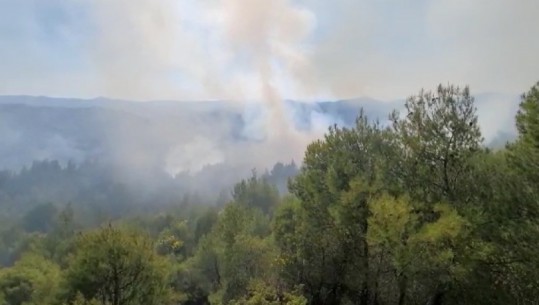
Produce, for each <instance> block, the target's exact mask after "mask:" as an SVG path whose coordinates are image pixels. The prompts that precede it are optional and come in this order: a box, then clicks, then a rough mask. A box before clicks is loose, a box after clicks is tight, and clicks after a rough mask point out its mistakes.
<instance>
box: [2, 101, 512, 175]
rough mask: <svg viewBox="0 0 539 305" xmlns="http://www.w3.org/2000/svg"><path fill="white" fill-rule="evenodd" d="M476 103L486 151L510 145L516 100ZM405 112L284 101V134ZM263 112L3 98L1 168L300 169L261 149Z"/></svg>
mask: <svg viewBox="0 0 539 305" xmlns="http://www.w3.org/2000/svg"><path fill="white" fill-rule="evenodd" d="M476 101H477V107H478V109H479V117H480V124H481V126H482V128H483V132H484V134H485V138H486V140H487V143H492V144H495V145H500V142H504V141H507V140H511V138H512V137H513V136H514V134H515V131H514V127H513V125H514V124H513V122H514V119H513V117H514V114H515V113H516V109H517V107H518V96H510V95H502V94H494V93H489V94H480V95H477V96H476ZM402 105H403V101H391V102H384V101H380V100H375V99H370V98H358V99H353V100H339V101H321V102H314V103H305V102H300V101H285V102H284V103H283V109H285V113H284V115H286V116H287V117H286V118H285V121H286V122H288V124H289V125H288V126H289V128H292V129H295V130H296V132H298V133H300V134H304V135H305V136H306V137H308V136H313V135H314V133H313V131H314V130H315V129H316V130H320V129H322V130H325V129H326V128H327V127H328V126H329V125H331V124H338V125H341V126H351V125H353V124H354V122H355V118H356V116H357V114H358V112H359V110H360V109H361V108H364V110H365V112H366V114H367V116H368V117H370V118H372V119H376V118H378V119H380V120H382V121H383V120H386V119H387V116H388V114H389V113H390V112H391V111H392V110H393V109H395V108H397V109H399V108H402ZM266 111H267V109H265V107H264V105H263V104H260V103H250V104H241V103H237V102H230V101H191V102H189V101H186V102H176V101H149V102H131V101H122V100H112V99H106V98H96V99H71V98H51V97H34V96H0V143H1V144H0V168H9V169H18V168H21V167H22V166H24V165H28V164H30V163H31V162H32V161H34V160H44V159H49V160H59V161H60V162H64V163H65V162H67V161H68V160H72V161H75V162H82V161H84V160H88V159H99V160H106V161H107V162H109V163H110V164H113V165H114V166H117V167H118V168H119V169H122V170H124V169H128V171H127V172H137V171H139V170H140V171H148V170H158V169H161V170H162V169H165V170H167V171H168V172H170V173H171V174H175V173H177V172H181V171H186V170H190V171H197V170H200V169H201V168H203V167H204V166H210V165H213V166H215V165H218V164H228V165H230V166H231V167H233V168H238V167H239V168H243V169H244V170H247V169H248V168H252V167H255V166H257V167H259V166H261V165H262V166H263V165H267V166H269V165H271V164H274V163H275V162H276V161H290V160H291V159H294V158H295V159H296V161H298V162H300V161H301V160H297V159H298V158H301V155H300V156H298V155H292V154H291V155H287V154H286V146H287V143H284V142H279V141H278V142H275V143H274V142H272V143H269V141H266V140H267V139H265V138H264V132H265V131H264V130H261V128H262V127H260V123H261V121H263V120H264V119H265V115H266V114H267V113H266ZM283 141H285V140H284V139H283ZM272 145H273V146H272ZM277 151H279V154H278V155H277V154H276V155H275V156H273V155H272V152H277ZM265 158H267V159H268V160H267V162H264V161H266V160H264V159H265ZM283 158H285V160H282V159H283Z"/></svg>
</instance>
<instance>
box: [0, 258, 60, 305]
mask: <svg viewBox="0 0 539 305" xmlns="http://www.w3.org/2000/svg"><path fill="white" fill-rule="evenodd" d="M59 285H60V268H59V267H58V265H56V264H54V263H53V262H51V261H48V260H46V259H45V258H43V257H42V256H39V255H36V254H31V253H27V254H24V255H23V256H22V258H21V259H20V260H18V261H17V262H16V264H15V265H14V266H13V267H11V268H7V269H3V270H0V295H2V296H3V298H4V302H5V304H8V305H22V304H26V305H38V304H52V303H53V301H54V300H55V298H56V294H57V293H58V291H59ZM0 301H1V298H0ZM2 304H4V303H2Z"/></svg>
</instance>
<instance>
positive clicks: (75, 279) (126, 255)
mask: <svg viewBox="0 0 539 305" xmlns="http://www.w3.org/2000/svg"><path fill="white" fill-rule="evenodd" d="M153 249H154V248H153V243H152V241H151V240H150V239H149V238H148V237H146V236H144V235H142V234H141V233H139V232H134V231H125V230H121V229H118V228H114V227H112V226H109V227H106V228H102V229H98V230H95V231H91V232H88V233H85V234H83V235H82V236H80V238H79V239H78V241H77V247H76V252H75V253H74V257H73V261H72V262H71V263H70V265H69V268H68V270H67V277H66V285H67V289H68V292H69V293H70V295H71V297H74V296H75V295H76V293H78V292H80V293H81V294H82V295H83V296H84V298H85V299H87V300H92V299H96V300H98V301H99V302H100V303H101V304H103V305H105V304H111V305H130V304H149V305H151V304H163V302H165V301H166V300H167V297H168V296H169V295H168V293H169V289H168V284H169V282H168V281H169V278H168V276H169V275H168V273H167V266H166V261H165V260H164V259H163V258H160V257H159V256H157V255H156V254H155V253H154V250H153Z"/></svg>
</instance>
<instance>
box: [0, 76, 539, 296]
mask: <svg viewBox="0 0 539 305" xmlns="http://www.w3.org/2000/svg"><path fill="white" fill-rule="evenodd" d="M402 109H403V110H402V111H393V112H391V113H388V117H389V118H390V120H389V123H390V124H386V123H384V124H382V123H380V122H379V121H377V120H373V118H371V117H369V116H367V115H366V114H365V113H366V112H365V111H363V110H361V111H360V113H359V115H358V117H357V119H356V121H355V124H353V125H352V126H340V125H333V126H332V127H330V128H329V129H328V130H327V132H326V133H325V135H324V137H323V138H320V139H318V140H316V141H314V142H312V143H311V144H310V145H309V146H308V147H307V149H306V151H305V154H304V158H303V160H302V162H301V165H300V168H299V170H296V166H295V164H294V163H292V164H282V163H279V164H277V165H275V166H274V167H273V169H272V170H271V171H269V172H267V173H265V172H262V173H258V174H257V173H256V172H253V174H252V176H251V177H248V178H246V179H244V180H241V181H238V183H237V184H236V185H235V186H234V187H233V188H232V189H231V190H229V192H225V193H223V196H222V197H221V198H217V199H216V200H215V201H211V200H206V199H204V196H199V197H197V196H184V195H178V196H175V195H174V196H173V195H171V196H169V197H164V196H160V194H165V193H166V194H175V193H174V191H172V190H174V189H175V188H176V187H178V188H181V185H182V184H181V183H178V184H177V183H175V182H174V179H181V176H177V177H176V178H170V177H169V179H170V181H169V183H168V184H167V192H161V190H160V189H158V188H156V189H154V190H153V191H152V192H147V191H146V190H148V188H145V187H142V185H141V186H140V187H139V188H137V187H136V184H130V185H131V187H124V186H122V181H121V180H107V179H104V178H103V177H114V175H110V176H109V175H107V174H106V173H107V169H108V168H107V167H106V166H103V167H102V166H100V165H98V164H93V163H85V164H81V165H75V164H69V165H67V166H61V165H60V164H59V163H58V162H54V161H48V162H36V163H35V164H34V165H33V166H32V167H30V168H26V169H24V170H23V171H20V172H10V171H5V172H2V173H1V174H0V209H1V210H0V211H1V213H2V215H3V218H4V219H2V222H1V223H0V229H1V232H0V259H1V263H2V264H3V266H2V267H1V269H0V304H6V305H22V304H27V305H30V304H32V305H38V304H39V305H56V304H57V305H67V304H76V305H83V304H85V305H97V304H102V305H105V304H106V305H109V304H110V305H152V304H155V305H157V304H171V305H172V304H186V305H204V304H212V305H213V304H227V305H278V304H288V305H307V304H308V305H337V304H343V305H345V304H350V305H351V304H361V305H393V304H395V305H405V304H406V305H415V304H418V305H419V304H421V305H423V304H425V305H442V304H443V305H450V304H485V305H486V304H500V305H502V304H503V305H505V304H539V269H538V266H539V255H538V253H539V83H537V84H536V85H534V86H533V87H532V88H531V89H530V90H529V91H528V92H527V93H525V94H524V95H523V96H522V99H521V104H520V107H519V110H518V112H517V113H514V116H515V118H516V129H517V130H518V137H517V138H516V139H515V140H514V141H512V142H510V143H507V145H505V146H503V145H500V146H501V147H502V148H500V149H495V150H494V149H491V148H488V147H486V145H484V141H483V134H484V133H482V131H481V130H480V128H479V120H480V119H481V118H479V117H478V115H477V111H476V104H475V103H474V97H473V95H472V93H471V92H470V90H469V89H468V88H467V87H465V88H459V87H456V86H451V85H448V86H442V85H440V86H439V87H437V88H435V89H434V90H432V91H426V90H421V91H419V93H417V94H415V95H413V96H411V97H410V98H408V99H407V100H406V102H405V104H404V107H402ZM133 153H135V152H133ZM111 179H112V178H111ZM163 179H165V178H163ZM212 179H219V176H216V177H212ZM167 181H168V180H167ZM208 181H209V180H208ZM208 181H205V180H204V179H200V180H198V181H197V183H200V184H204V183H209V182H208ZM284 181H288V183H287V187H288V190H287V192H284V191H285V190H284V188H285V182H284ZM160 185H161V184H160ZM208 186H209V187H211V185H208ZM178 194H182V192H181V190H180V189H178ZM40 197H41V198H40Z"/></svg>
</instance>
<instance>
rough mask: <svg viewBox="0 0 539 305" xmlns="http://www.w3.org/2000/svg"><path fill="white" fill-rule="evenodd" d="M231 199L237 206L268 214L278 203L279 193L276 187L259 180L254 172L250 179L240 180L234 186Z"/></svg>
mask: <svg viewBox="0 0 539 305" xmlns="http://www.w3.org/2000/svg"><path fill="white" fill-rule="evenodd" d="M232 197H233V199H234V202H236V203H237V204H239V205H243V206H247V207H251V208H258V209H261V210H262V211H263V212H264V213H270V212H271V211H272V210H273V208H274V207H275V206H276V205H277V203H278V202H279V191H278V190H277V187H275V186H274V185H272V184H270V183H269V182H268V181H266V180H265V179H262V178H259V177H258V176H257V175H256V172H253V175H252V176H251V178H249V179H247V180H242V181H241V182H240V183H238V184H236V185H235V186H234V191H233V192H232Z"/></svg>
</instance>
